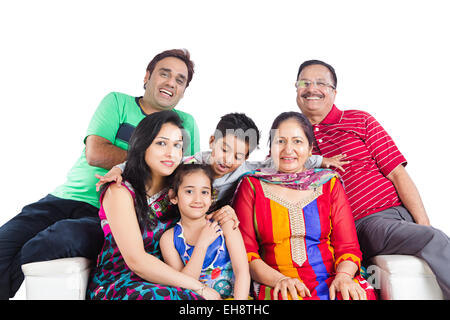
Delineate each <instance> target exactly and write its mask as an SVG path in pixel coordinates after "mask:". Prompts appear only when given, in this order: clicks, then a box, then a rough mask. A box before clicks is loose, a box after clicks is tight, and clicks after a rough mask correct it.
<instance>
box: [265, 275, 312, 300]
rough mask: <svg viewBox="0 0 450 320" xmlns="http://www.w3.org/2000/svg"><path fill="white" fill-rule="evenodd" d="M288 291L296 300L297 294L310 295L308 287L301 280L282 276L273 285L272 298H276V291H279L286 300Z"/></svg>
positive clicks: (301, 295)
mask: <svg viewBox="0 0 450 320" xmlns="http://www.w3.org/2000/svg"><path fill="white" fill-rule="evenodd" d="M288 291H289V294H290V295H291V297H292V299H294V300H298V296H297V295H300V297H302V298H303V297H305V296H308V297H311V293H310V292H309V289H308V288H307V287H306V285H305V284H304V283H303V282H302V281H300V280H299V279H297V278H289V277H283V278H280V279H279V280H278V281H277V283H276V284H275V287H273V299H274V300H278V293H281V297H282V298H283V300H288Z"/></svg>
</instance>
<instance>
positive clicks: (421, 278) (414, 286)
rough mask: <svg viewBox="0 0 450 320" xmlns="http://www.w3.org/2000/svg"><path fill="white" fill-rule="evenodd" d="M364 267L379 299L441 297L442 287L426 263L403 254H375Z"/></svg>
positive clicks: (434, 298) (429, 298)
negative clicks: (366, 266)
mask: <svg viewBox="0 0 450 320" xmlns="http://www.w3.org/2000/svg"><path fill="white" fill-rule="evenodd" d="M371 263H372V265H371V266H369V267H368V268H367V271H368V273H369V274H372V275H371V276H370V277H369V279H368V282H369V283H371V284H372V286H373V287H375V288H376V289H379V291H378V292H379V295H380V296H379V299H382V300H442V299H443V295H442V290H441V288H440V287H439V285H438V283H437V281H436V277H435V276H434V274H433V272H432V271H431V269H430V267H429V266H428V264H427V263H426V262H425V261H423V260H422V259H420V258H416V257H414V256H407V255H379V256H376V257H374V258H372V260H371Z"/></svg>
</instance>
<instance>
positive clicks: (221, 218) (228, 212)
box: [206, 205, 239, 229]
mask: <svg viewBox="0 0 450 320" xmlns="http://www.w3.org/2000/svg"><path fill="white" fill-rule="evenodd" d="M206 219H208V220H210V219H213V220H214V221H217V222H218V223H219V224H220V225H224V224H225V222H228V221H230V220H231V221H233V229H236V228H237V227H238V226H239V220H238V218H237V216H236V212H234V209H233V208H232V207H230V206H229V205H226V206H223V207H222V208H220V209H219V210H216V211H214V212H213V213H210V214H208V215H207V216H206Z"/></svg>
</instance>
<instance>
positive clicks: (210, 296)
mask: <svg viewBox="0 0 450 320" xmlns="http://www.w3.org/2000/svg"><path fill="white" fill-rule="evenodd" d="M194 292H195V293H197V294H198V295H201V296H202V297H203V298H205V299H206V300H222V298H221V297H220V294H219V293H218V292H217V291H216V290H214V289H213V288H210V287H208V286H206V285H205V284H204V285H202V287H201V288H200V289H198V290H194Z"/></svg>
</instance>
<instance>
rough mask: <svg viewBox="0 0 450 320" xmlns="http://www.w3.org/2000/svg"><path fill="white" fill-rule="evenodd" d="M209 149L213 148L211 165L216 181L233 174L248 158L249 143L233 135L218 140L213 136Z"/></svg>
mask: <svg viewBox="0 0 450 320" xmlns="http://www.w3.org/2000/svg"><path fill="white" fill-rule="evenodd" d="M209 147H210V148H211V158H210V159H209V160H210V165H211V167H212V169H213V170H214V173H215V178H216V179H217V178H220V177H223V176H224V175H226V174H227V173H230V172H233V171H234V170H236V169H237V168H238V167H239V166H240V165H241V164H243V163H244V161H245V160H246V159H247V158H248V143H247V142H245V141H243V140H241V139H239V138H238V137H236V136H234V135H232V134H227V135H225V137H221V138H218V139H216V138H215V137H214V136H211V138H210V139H209Z"/></svg>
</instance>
